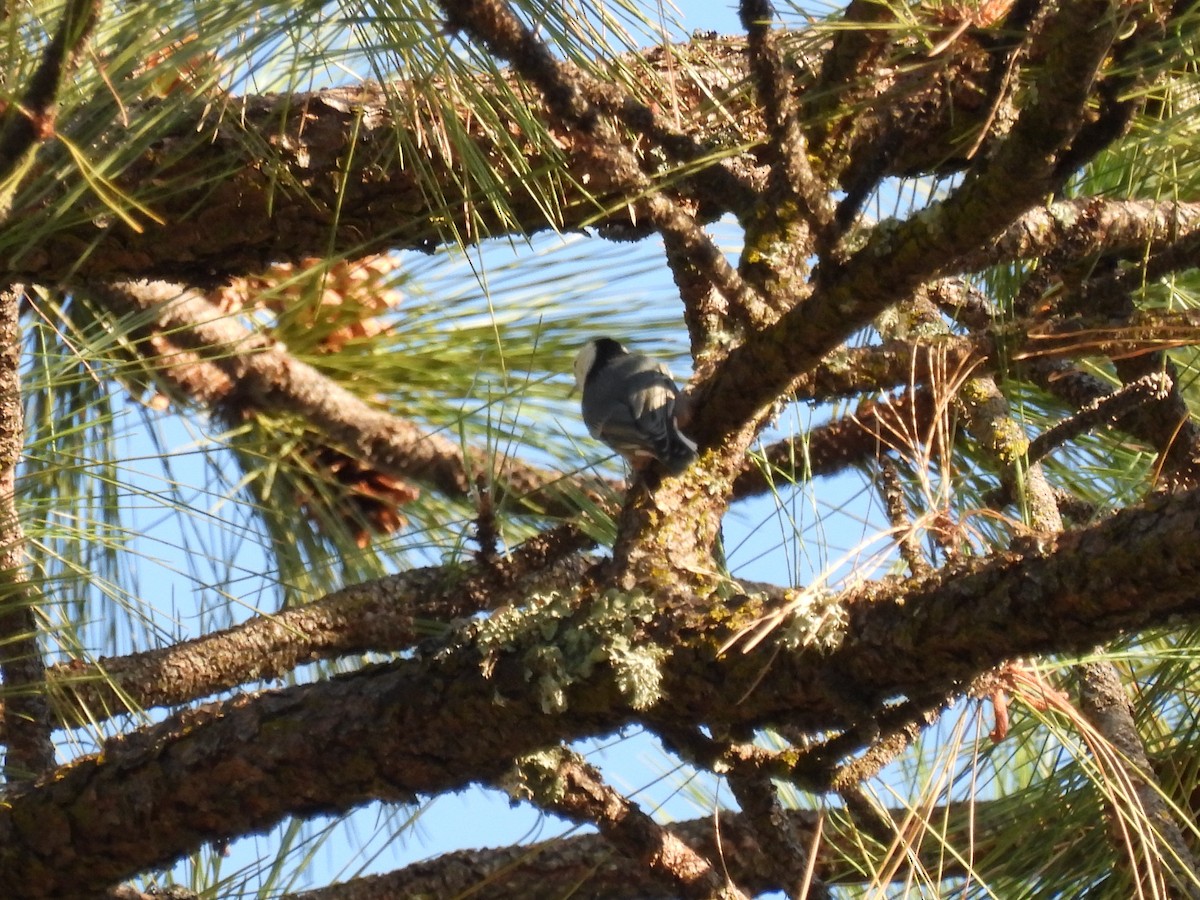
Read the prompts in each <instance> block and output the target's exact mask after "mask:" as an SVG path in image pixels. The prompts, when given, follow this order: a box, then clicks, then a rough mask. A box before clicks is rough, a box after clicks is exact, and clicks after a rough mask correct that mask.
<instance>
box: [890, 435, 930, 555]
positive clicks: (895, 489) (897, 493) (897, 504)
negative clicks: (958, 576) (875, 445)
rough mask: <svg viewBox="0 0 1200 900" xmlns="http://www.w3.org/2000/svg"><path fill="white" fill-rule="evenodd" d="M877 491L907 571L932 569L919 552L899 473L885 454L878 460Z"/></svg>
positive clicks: (919, 546) (919, 541) (916, 536)
mask: <svg viewBox="0 0 1200 900" xmlns="http://www.w3.org/2000/svg"><path fill="white" fill-rule="evenodd" d="M879 493H880V494H881V495H882V497H883V504H884V507H885V508H886V509H887V514H888V519H889V520H890V521H891V523H892V528H893V530H894V531H895V532H896V534H899V535H901V537H900V556H901V557H902V558H903V559H904V561H905V562H906V563H907V564H908V571H909V572H910V573H911V574H912V575H914V576H918V577H919V576H921V575H925V574H927V573H929V572H930V571H932V567H931V566H930V565H929V563H928V562H926V561H925V557H924V556H923V555H922V554H921V539H920V538H919V537H918V535H917V532H916V531H915V530H914V529H913V527H912V519H911V518H910V517H909V515H908V507H907V506H906V504H905V502H904V490H903V488H902V487H901V485H900V474H899V473H898V472H897V471H896V464H895V463H894V462H892V460H890V459H888V458H887V457H886V456H885V457H883V458H882V459H881V460H880V462H879Z"/></svg>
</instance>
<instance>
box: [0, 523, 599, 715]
mask: <svg viewBox="0 0 1200 900" xmlns="http://www.w3.org/2000/svg"><path fill="white" fill-rule="evenodd" d="M590 543H591V541H590V540H589V539H588V538H586V537H584V536H583V535H581V534H580V533H579V532H578V531H576V530H575V529H574V528H573V527H571V526H569V525H567V526H560V527H559V528H558V529H555V530H554V531H551V532H547V533H546V534H545V535H542V536H539V537H536V538H532V539H530V540H528V541H526V542H525V543H524V544H522V545H521V546H520V547H519V548H517V550H515V551H514V552H513V554H512V555H511V556H510V557H507V558H504V559H497V560H496V561H495V562H494V563H493V564H492V565H491V566H486V567H485V566H475V567H472V568H471V569H468V570H467V571H465V572H464V571H461V570H458V569H456V568H454V567H439V568H431V569H415V570H412V571H409V572H403V573H400V574H398V575H389V576H386V577H384V578H380V579H377V580H375V581H369V582H366V583H364V584H358V585H354V586H352V587H348V588H343V589H342V590H340V591H336V592H334V593H332V594H328V595H327V596H325V597H322V598H321V599H320V600H315V601H313V602H312V603H310V604H307V605H305V606H300V607H296V608H294V609H288V610H284V611H282V612H279V613H276V614H274V615H269V616H255V617H253V618H251V619H249V620H248V621H246V622H244V623H242V624H241V625H237V626H234V627H233V628H229V629H225V630H223V631H215V632H212V633H211V634H206V635H204V636H203V637H200V638H196V639H194V640H190V641H181V642H179V643H177V644H172V645H170V646H169V647H162V648H160V649H156V650H145V651H142V652H140V653H133V654H130V655H128V656H120V657H114V658H111V659H102V660H100V661H99V662H98V663H96V664H94V665H89V664H85V663H82V662H71V663H63V664H60V665H57V666H54V667H52V668H50V669H49V670H48V671H47V673H46V678H47V680H48V681H49V684H50V687H51V688H52V689H53V690H55V691H57V692H58V693H59V694H60V695H61V696H62V701H63V702H62V703H60V704H59V711H60V715H62V716H64V717H67V721H65V722H63V724H67V725H75V724H78V723H79V722H98V721H102V720H104V719H106V718H107V717H109V716H112V715H116V714H118V713H120V712H124V711H125V710H127V709H148V708H150V707H154V706H178V705H180V704H184V703H189V702H191V701H194V700H198V699H201V698H203V697H208V696H211V695H213V694H216V693H219V692H220V691H224V690H229V689H231V688H235V687H237V686H239V685H243V684H246V683H248V682H252V681H270V680H272V679H274V678H280V677H283V676H284V675H286V674H287V673H288V672H290V671H291V670H292V669H294V668H295V667H296V666H297V665H300V664H302V663H305V662H312V661H314V660H318V659H330V658H333V657H337V656H344V655H346V654H351V653H369V652H373V651H375V652H380V653H396V652H400V651H403V650H406V649H409V648H411V647H412V646H413V645H414V644H415V643H416V642H417V641H419V640H422V639H424V638H425V637H427V636H428V627H427V625H425V627H423V626H422V623H428V622H431V621H432V622H451V621H453V620H454V619H456V618H460V617H464V616H470V615H473V614H475V613H478V612H481V611H483V610H487V609H493V608H495V607H496V606H499V605H501V604H505V603H516V602H518V601H519V600H520V599H521V598H522V596H523V595H524V594H525V592H527V591H528V590H529V589H530V582H531V580H532V579H536V582H537V584H538V585H539V586H540V587H541V589H543V590H550V589H552V588H554V587H564V586H566V585H568V584H572V583H574V582H576V581H578V579H579V578H580V577H581V576H582V574H583V570H584V568H585V566H586V564H587V562H586V560H583V559H579V558H575V559H569V560H566V561H565V562H564V558H565V557H568V556H570V555H571V554H573V553H574V552H576V551H578V550H580V549H582V548H583V547H585V546H587V545H589V544H590ZM17 710H18V706H17V704H16V703H15V702H14V701H12V700H9V701H8V703H7V704H6V705H5V706H4V707H3V708H2V711H3V713H4V718H3V719H2V720H0V721H2V722H3V724H4V726H5V729H9V728H12V727H13V725H12V722H13V718H12V717H13V716H15V715H16V714H17Z"/></svg>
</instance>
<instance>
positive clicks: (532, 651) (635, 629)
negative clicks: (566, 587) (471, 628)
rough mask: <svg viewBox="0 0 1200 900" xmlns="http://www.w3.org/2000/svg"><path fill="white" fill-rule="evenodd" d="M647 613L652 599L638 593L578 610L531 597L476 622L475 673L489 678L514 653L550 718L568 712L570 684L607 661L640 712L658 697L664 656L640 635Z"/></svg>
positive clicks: (567, 602)
mask: <svg viewBox="0 0 1200 900" xmlns="http://www.w3.org/2000/svg"><path fill="white" fill-rule="evenodd" d="M653 616H654V601H653V600H652V599H651V598H650V597H647V596H646V595H645V594H643V593H641V592H640V591H635V592H631V593H625V592H621V591H617V590H609V591H606V592H605V593H603V594H601V595H600V596H598V597H596V598H595V599H594V600H593V601H592V602H591V603H590V604H589V605H588V606H587V607H584V608H580V607H579V606H578V598H577V597H576V596H574V595H570V594H562V593H559V592H557V591H556V592H553V593H550V594H546V595H535V596H533V597H531V598H530V599H529V603H528V605H526V606H523V607H519V608H518V607H510V608H508V609H504V610H500V611H499V612H497V613H496V614H495V615H494V616H493V617H492V618H491V619H489V620H487V621H485V622H481V623H480V624H479V626H478V630H477V632H476V645H477V646H478V647H479V650H480V652H481V653H482V656H483V658H482V660H481V662H480V668H481V669H482V671H483V674H484V675H485V676H490V675H491V673H492V671H493V670H494V668H495V666H496V663H497V662H498V660H499V658H500V656H501V654H505V653H519V654H520V658H521V661H522V664H523V666H524V675H525V679H526V681H528V682H530V683H531V684H533V685H534V686H535V688H536V690H537V694H538V699H539V702H540V704H541V707H542V710H543V711H544V712H547V713H555V712H562V711H563V710H565V709H566V707H567V689H568V688H569V687H570V686H571V685H572V684H575V683H576V682H578V681H582V680H584V679H587V678H588V677H590V676H591V674H592V672H593V671H594V670H595V668H596V666H597V665H598V664H604V663H607V664H608V665H609V666H611V667H612V670H613V674H614V678H615V681H616V684H617V687H618V689H619V690H620V691H621V694H622V695H623V696H624V697H626V698H627V699H628V700H629V703H630V705H631V706H633V708H634V709H645V708H647V707H649V706H652V705H653V704H654V703H656V702H657V701H658V699H659V697H660V696H661V695H662V663H663V661H664V660H665V659H666V658H667V656H668V652H667V650H666V649H664V648H663V647H660V646H658V645H656V644H653V643H651V642H649V641H647V640H645V638H644V637H643V636H642V633H641V632H642V628H641V626H642V625H643V624H645V623H647V622H649V621H650V620H651V619H652V618H653Z"/></svg>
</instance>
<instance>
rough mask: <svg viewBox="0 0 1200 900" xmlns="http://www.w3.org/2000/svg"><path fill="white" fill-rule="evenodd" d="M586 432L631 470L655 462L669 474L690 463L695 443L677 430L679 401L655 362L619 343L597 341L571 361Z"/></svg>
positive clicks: (668, 374) (664, 369) (666, 374)
mask: <svg viewBox="0 0 1200 900" xmlns="http://www.w3.org/2000/svg"><path fill="white" fill-rule="evenodd" d="M575 385H576V386H577V387H578V388H579V389H580V390H581V391H582V392H583V398H582V404H581V405H582V407H583V423H584V424H585V425H586V426H587V429H588V433H589V434H591V436H592V437H594V438H596V439H597V440H599V441H603V442H604V443H606V444H608V446H610V447H612V448H613V449H614V450H616V451H617V452H618V453H620V454H621V455H622V456H624V457H625V458H626V459H627V460H629V463H630V465H631V466H633V467H634V468H635V469H636V468H639V467H640V466H641V465H643V464H645V463H646V462H647V461H648V460H650V459H657V460H658V461H659V462H660V463H662V464H663V466H664V467H665V468H666V470H667V471H668V472H670V473H671V474H672V475H679V474H681V473H682V472H683V471H684V470H685V469H687V467H688V466H690V465H691V464H692V463H693V462H695V460H696V444H695V442H694V441H692V440H690V439H688V437H687V436H685V435H684V434H683V432H681V431H680V430H679V419H680V417H681V415H682V414H683V412H684V409H685V404H684V399H683V398H682V396H681V395H680V393H679V387H678V386H677V385H676V384H675V380H674V378H672V377H671V371H670V369H668V368H667V367H666V366H665V365H663V364H662V363H661V362H658V361H656V360H653V359H651V358H650V357H648V356H643V355H642V354H640V353H631V352H629V350H627V349H626V348H625V346H624V345H623V344H621V342H620V341H616V340H613V339H612V338H610V337H602V338H597V339H596V340H593V341H588V343H587V344H585V345H584V346H583V348H582V349H581V350H580V351H579V353H578V354H577V355H576V356H575Z"/></svg>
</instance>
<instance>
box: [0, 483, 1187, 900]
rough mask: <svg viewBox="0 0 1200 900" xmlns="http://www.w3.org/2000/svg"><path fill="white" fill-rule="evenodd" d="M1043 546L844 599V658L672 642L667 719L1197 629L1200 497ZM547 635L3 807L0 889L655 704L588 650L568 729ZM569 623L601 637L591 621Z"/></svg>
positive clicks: (444, 772)
mask: <svg viewBox="0 0 1200 900" xmlns="http://www.w3.org/2000/svg"><path fill="white" fill-rule="evenodd" d="M1035 544H1036V545H1034V546H1029V547H1028V548H1027V549H1026V552H1025V553H1024V554H1021V553H1015V552H1009V553H1003V554H997V555H995V556H994V557H991V558H988V559H984V560H965V561H963V562H962V563H961V564H959V565H957V566H956V567H953V568H948V569H943V570H941V571H939V572H938V573H937V574H936V575H932V576H930V577H928V578H923V579H914V580H910V581H908V582H905V583H901V584H896V583H887V582H879V583H868V584H864V585H860V586H858V587H856V588H854V589H851V590H849V591H847V592H845V593H844V594H843V595H841V597H840V598H838V602H839V604H840V605H841V607H842V608H843V610H844V612H845V621H846V623H847V624H846V626H845V628H844V629H836V630H835V632H834V633H833V634H829V635H826V637H827V638H828V640H826V641H823V644H824V646H827V647H831V648H832V649H821V648H820V647H817V646H810V647H801V648H800V649H787V648H786V645H785V643H779V642H777V641H775V640H764V641H762V642H761V643H759V644H758V646H757V647H756V648H755V649H754V650H752V651H750V652H745V653H742V652H739V651H738V650H737V649H736V648H735V649H734V650H733V651H732V652H730V653H728V654H726V655H724V656H718V655H717V654H716V651H715V649H714V641H713V638H712V636H711V635H709V634H707V633H703V634H701V635H700V636H699V637H698V638H697V639H695V640H694V641H690V640H687V639H686V636H685V635H682V634H680V635H677V636H676V638H675V639H673V640H672V643H673V646H674V650H673V652H672V653H671V654H670V656H668V657H666V658H665V659H662V661H661V680H660V681H658V682H657V684H658V689H657V691H658V692H657V694H656V696H657V697H658V700H657V701H656V702H654V705H653V715H654V717H655V718H656V719H665V720H671V719H677V720H678V721H681V722H695V721H705V722H709V723H714V724H722V723H723V724H724V725H726V726H728V727H732V728H744V727H762V726H766V725H770V724H771V723H774V722H791V723H795V724H796V725H797V726H798V727H801V728H805V729H807V730H811V731H822V730H829V729H837V728H840V727H842V726H843V725H844V724H845V723H846V700H847V697H848V696H857V697H858V698H860V699H859V701H858V702H859V703H861V704H862V706H863V707H867V706H870V705H877V704H886V703H887V702H888V701H890V700H891V699H892V698H896V697H898V696H910V697H927V696H931V695H936V694H942V695H947V694H950V693H953V692H954V691H955V690H957V689H959V688H961V686H963V685H966V684H967V683H969V681H970V680H971V679H972V678H973V677H974V676H975V675H976V674H978V673H980V672H982V671H984V670H986V669H989V668H991V667H993V666H994V665H996V664H998V663H999V662H1002V661H1004V660H1006V659H1011V658H1014V657H1018V656H1025V655H1031V654H1041V653H1051V652H1071V651H1074V650H1081V649H1086V648H1090V647H1092V646H1094V645H1095V644H1096V643H1099V642H1102V641H1105V640H1111V639H1112V638H1113V637H1115V636H1116V635H1118V634H1121V633H1123V632H1125V631H1127V630H1132V629H1144V628H1147V627H1152V626H1154V625H1156V624H1163V623H1166V622H1168V621H1175V620H1178V618H1179V617H1184V616H1186V617H1189V618H1197V617H1200V588H1198V585H1200V492H1195V491H1193V492H1187V493H1180V494H1177V495H1171V496H1162V497H1156V498H1154V499H1152V500H1151V501H1149V502H1148V503H1147V504H1145V505H1144V506H1142V507H1139V508H1131V509H1126V510H1123V511H1121V512H1119V513H1117V514H1116V515H1114V516H1112V517H1110V518H1109V519H1106V520H1105V521H1104V522H1102V523H1100V524H1098V525H1095V526H1092V527H1090V528H1087V529H1083V530H1080V531H1076V532H1066V533H1063V534H1060V535H1047V536H1044V537H1043V538H1042V539H1040V541H1038V542H1035ZM1097 560H1105V562H1106V564H1105V565H1102V566H1101V565H1097V562H1096V561H1097ZM516 615H519V614H516ZM721 616H722V621H726V620H727V613H726V612H724V611H723V612H722V613H721ZM506 621H508V622H510V623H518V622H520V621H522V620H521V619H520V618H517V619H509V620H506ZM560 621H562V620H560ZM670 624H671V623H670V622H669V621H666V622H660V623H659V627H665V626H669V625H670ZM545 627H546V623H545V622H544V621H542V620H541V619H539V618H538V617H537V616H534V617H533V618H532V619H530V620H529V621H528V625H527V630H520V629H518V630H517V631H512V630H510V629H509V628H508V627H507V626H505V627H504V629H503V630H502V631H500V632H497V633H495V634H493V636H492V637H491V638H488V637H487V635H488V634H489V633H490V632H489V631H488V627H487V626H486V625H480V626H478V627H477V628H476V629H474V633H475V634H476V635H477V637H478V639H482V640H484V642H485V643H484V644H482V645H480V644H478V643H473V642H472V639H471V638H470V637H469V636H468V635H464V638H465V639H466V643H459V644H457V645H454V646H451V647H448V648H447V649H446V650H445V651H443V652H441V653H439V654H437V655H436V656H435V657H432V658H428V659H415V660H408V661H401V662H398V663H395V664H392V665H388V666H380V667H375V668H372V669H368V670H365V671H362V672H359V673H356V674H353V675H350V676H348V677H345V678H342V679H338V680H334V681H329V682H323V683H319V684H312V685H304V686H300V687H296V688H291V689H288V690H285V691H279V692H272V693H268V694H264V695H263V696H261V697H259V698H256V699H250V698H239V699H236V700H233V701H230V702H228V703H226V704H224V705H222V706H220V707H215V708H208V709H204V710H198V711H191V712H187V713H183V714H180V715H178V716H176V717H174V718H172V719H170V720H168V721H166V722H163V723H161V724H158V725H154V726H150V727H148V728H145V729H143V730H141V731H139V732H135V733H134V734H132V735H129V736H128V737H126V738H124V739H120V740H116V741H113V742H110V744H109V745H107V746H106V747H105V750H104V752H103V754H102V755H100V756H97V757H92V758H87V759H83V760H80V761H78V762H75V763H72V764H70V765H68V766H64V767H62V768H61V769H59V770H58V771H56V772H55V773H53V776H52V777H48V778H46V779H43V780H42V781H40V782H39V783H38V784H37V785H35V786H32V787H28V788H23V789H18V790H17V791H16V792H15V793H14V794H13V795H12V796H11V797H10V798H9V804H8V805H7V806H6V807H5V808H3V809H0V883H4V884H6V885H10V886H11V887H10V891H11V892H12V896H14V897H16V898H19V897H44V896H55V895H62V894H63V893H64V892H65V893H78V892H83V891H85V890H89V889H93V890H95V891H97V892H98V891H99V890H101V889H103V888H104V887H106V886H108V885H110V884H113V883H115V882H117V881H120V880H121V879H123V878H126V877H128V876H129V875H131V874H132V873H134V872H137V871H142V870H144V869H146V868H149V867H153V866H156V865H161V864H164V863H166V862H168V861H169V860H171V859H173V858H175V857H176V856H178V855H179V854H180V853H183V852H186V851H187V850H189V849H192V848H194V847H195V846H196V845H197V844H198V843H199V842H202V841H205V840H215V839H220V838H223V837H229V836H233V835H238V834H244V833H247V832H251V831H255V830H259V829H262V828H265V827H268V826H269V825H270V824H271V823H273V822H275V821H278V819H279V818H280V817H281V816H282V815H284V814H285V813H294V814H299V815H311V814H315V813H318V812H334V811H340V810H346V809H350V808H352V807H354V806H357V805H359V804H361V803H364V802H366V801H368V800H371V799H384V800H398V801H404V800H410V799H411V798H412V797H413V796H414V795H415V794H418V793H438V792H442V791H446V790H455V789H458V788H461V787H463V786H464V785H465V784H467V783H469V782H471V781H474V780H477V779H489V780H492V779H495V778H498V777H499V776H500V775H501V774H502V772H503V771H504V768H505V766H506V765H507V762H506V761H508V760H512V759H514V758H516V757H518V756H521V755H524V754H527V753H530V752H533V751H536V750H538V749H540V748H542V747H545V746H549V745H557V744H559V743H561V742H563V741H570V740H575V739H578V738H581V737H584V736H586V735H599V734H605V733H608V732H611V731H612V730H614V729H616V728H619V727H621V726H622V725H624V724H626V723H628V722H631V721H633V720H635V719H636V718H638V716H639V711H638V710H637V709H635V708H634V707H633V706H632V705H631V703H644V702H646V701H647V700H648V699H649V697H648V695H646V694H645V693H638V694H634V695H630V694H628V693H627V691H628V690H629V689H630V686H629V683H628V682H627V681H623V676H622V675H621V674H620V670H619V666H618V667H613V666H608V665H603V666H601V665H596V662H595V659H594V658H592V657H591V655H590V651H588V654H587V655H588V659H589V662H588V666H589V668H588V670H587V671H588V673H589V674H587V675H586V676H583V675H582V674H580V673H577V674H576V675H575V676H573V677H570V678H568V679H567V680H566V681H565V682H562V681H560V682H558V683H557V686H556V687H555V688H554V694H553V696H555V697H558V699H557V700H555V701H554V703H555V706H556V708H557V709H558V712H556V713H555V714H553V715H546V714H545V704H546V703H547V702H548V699H549V698H548V696H547V695H546V694H544V693H543V688H544V686H545V682H544V681H538V682H533V683H531V680H530V679H531V673H530V668H529V666H530V665H531V664H534V661H536V660H538V659H542V658H543V657H542V656H541V655H540V651H539V649H538V648H539V647H541V646H543V642H544V640H545V638H544V634H545V631H544V629H545ZM573 627H577V628H582V629H583V631H581V632H578V633H577V636H579V637H580V638H582V635H583V634H584V633H586V629H587V624H586V622H577V623H576V624H575V626H573ZM785 631H786V629H785ZM779 638H780V640H782V641H785V642H786V640H787V638H786V634H785V633H781V634H780V635H779ZM556 646H557V644H556ZM648 652H651V654H652V651H648ZM481 660H482V662H483V665H482V666H481ZM768 670H769V671H770V678H765V679H764V678H763V677H762V676H763V674H764V672H765V671H768ZM539 685H541V686H539ZM644 687H646V686H645V685H644V686H643V688H644ZM631 696H632V697H634V698H637V697H641V699H640V700H637V699H633V700H631V699H630V698H631ZM134 823H136V826H137V827H136V828H134V827H133V826H134Z"/></svg>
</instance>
